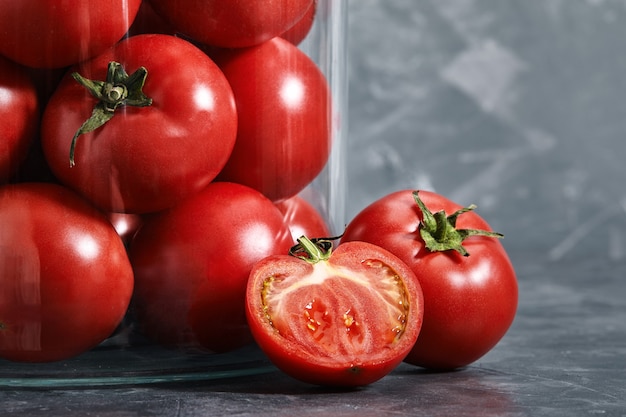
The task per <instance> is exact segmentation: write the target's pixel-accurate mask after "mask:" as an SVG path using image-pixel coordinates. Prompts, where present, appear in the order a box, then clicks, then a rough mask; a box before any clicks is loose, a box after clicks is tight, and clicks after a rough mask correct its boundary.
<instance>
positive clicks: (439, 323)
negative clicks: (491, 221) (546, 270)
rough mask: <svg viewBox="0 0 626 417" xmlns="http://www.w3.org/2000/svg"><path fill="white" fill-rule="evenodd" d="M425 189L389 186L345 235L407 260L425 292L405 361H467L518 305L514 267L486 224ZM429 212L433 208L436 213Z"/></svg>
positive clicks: (497, 334)
mask: <svg viewBox="0 0 626 417" xmlns="http://www.w3.org/2000/svg"><path fill="white" fill-rule="evenodd" d="M472 210H473V206H470V207H469V208H463V207H461V206H460V205H458V204H456V203H454V202H452V201H450V200H448V199H446V198H445V197H443V196H441V195H439V194H436V193H433V192H428V191H419V192H416V191H411V190H402V191H397V192H394V193H391V194H389V195H387V196H385V197H383V198H381V199H379V200H377V201H375V202H373V203H372V204H370V205H369V206H368V207H366V208H365V209H363V210H362V211H361V212H360V213H359V214H357V215H356V216H355V218H354V219H353V220H352V221H351V222H350V223H349V224H348V227H347V228H346V230H345V233H344V235H343V238H342V242H349V241H355V240H359V241H366V242H370V243H373V244H376V245H379V246H381V247H383V248H385V249H387V250H389V251H390V252H391V253H393V254H395V255H396V256H398V257H399V258H400V259H402V260H403V261H404V262H405V263H406V264H407V265H409V266H410V267H411V269H412V270H413V272H414V273H415V275H416V276H417V279H418V280H419V282H420V284H421V286H422V290H423V293H424V324H423V327H422V331H421V333H420V336H419V339H418V340H417V343H416V344H415V347H414V348H413V350H412V351H411V353H410V354H409V355H408V356H407V358H406V361H407V362H409V363H412V364H415V365H419V366H422V367H425V368H431V369H439V370H447V369H454V368H460V367H463V366H466V365H468V364H470V363H472V362H474V361H476V360H477V359H479V358H480V357H482V356H483V355H484V354H486V353H487V352H488V351H489V350H491V349H492V348H493V347H494V346H495V345H496V344H497V343H498V342H499V341H500V339H501V338H502V337H503V336H504V334H505V333H506V332H507V330H508V329H509V327H510V325H511V324H512V322H513V319H514V317H515V313H516V310H517V301H518V288H517V279H516V276H515V271H514V269H513V266H512V265H511V262H510V260H509V257H508V255H507V253H506V251H505V250H504V247H503V246H502V244H501V243H500V241H499V240H498V239H497V237H501V235H498V234H495V233H493V232H491V231H490V230H491V229H490V227H489V225H488V223H487V222H486V221H485V220H483V219H482V218H481V217H480V216H479V215H478V214H476V213H475V212H473V211H472ZM433 213H434V214H433Z"/></svg>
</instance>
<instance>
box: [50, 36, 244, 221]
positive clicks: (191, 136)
mask: <svg viewBox="0 0 626 417" xmlns="http://www.w3.org/2000/svg"><path fill="white" fill-rule="evenodd" d="M112 61H115V62H118V63H121V64H122V66H123V67H124V68H126V69H127V70H128V72H129V73H130V74H131V76H130V77H129V81H130V80H132V79H133V74H135V73H136V72H135V71H137V70H138V69H139V68H140V67H141V66H144V67H145V68H146V69H147V72H148V73H147V77H146V80H145V86H144V88H143V92H144V93H145V95H147V96H148V98H150V99H151V100H152V104H151V105H149V106H147V107H131V106H129V105H126V106H122V107H121V108H119V107H118V110H117V111H116V113H110V112H107V111H102V112H101V113H104V114H107V115H108V114H114V115H113V117H112V119H110V120H109V121H108V122H107V123H106V124H104V125H103V126H101V127H98V128H96V129H95V130H94V131H92V132H88V133H84V134H82V135H80V136H78V138H77V139H76V148H75V162H76V163H75V165H74V166H71V165H70V159H69V155H70V149H71V147H72V145H71V144H72V140H73V137H74V135H75V134H76V132H77V131H78V129H79V128H80V127H81V125H82V124H83V122H85V121H86V120H87V119H89V118H90V116H91V115H92V111H93V109H94V106H95V105H96V103H98V102H97V100H96V99H95V98H94V97H92V96H91V95H90V93H89V92H88V91H87V89H86V88H84V87H83V86H82V85H80V84H79V83H78V82H77V81H76V80H74V79H73V78H72V77H71V76H69V74H68V75H67V76H66V78H65V79H64V80H62V81H61V84H60V85H59V87H58V88H57V90H56V92H55V94H54V95H53V96H52V98H51V99H50V101H49V102H48V105H47V107H46V109H45V113H44V116H43V121H42V144H43V149H44V152H45V155H46V158H47V160H48V162H49V164H50V167H51V168H52V170H53V172H54V173H55V174H56V176H57V177H58V178H59V180H60V181H62V182H63V183H64V184H66V185H68V186H69V187H71V188H73V189H75V190H78V191H79V192H80V193H81V194H83V195H84V196H85V197H87V198H88V199H89V200H90V201H92V202H93V203H94V204H95V205H96V206H98V207H100V208H102V209H103V210H105V211H119V212H129V213H137V214H140V213H147V212H155V211H159V210H162V209H165V208H168V207H172V206H173V205H174V204H176V203H177V202H178V201H180V200H181V199H183V198H185V197H188V196H190V195H192V194H194V193H196V192H198V191H200V190H201V189H202V188H204V187H205V186H206V185H207V184H208V183H209V182H211V181H212V180H213V179H214V178H215V176H216V175H217V173H218V172H219V171H220V170H221V169H222V167H223V166H224V164H225V163H226V161H227V159H228V157H229V155H230V153H231V151H232V148H233V146H234V141H235V137H236V130H237V113H236V109H235V102H234V99H233V94H232V91H231V89H230V86H229V85H228V81H227V80H226V78H225V77H224V76H223V74H222V72H221V71H220V70H219V68H218V67H217V66H216V65H215V64H214V63H213V61H211V60H210V59H209V58H208V57H207V56H206V54H204V53H203V52H202V51H200V50H199V49H198V48H196V47H195V46H193V45H192V44H191V43H189V42H187V41H185V40H182V39H179V38H176V37H174V36H169V35H137V36H134V37H131V38H128V39H126V40H124V41H122V42H120V43H119V44H117V46H116V47H115V48H114V49H111V50H110V51H109V52H107V53H105V54H103V55H100V56H98V57H97V58H94V59H93V60H91V61H89V62H85V63H83V64H81V65H80V66H79V67H78V68H76V70H77V73H79V74H80V75H81V76H83V77H85V78H88V79H96V80H105V79H106V78H107V70H108V68H109V63H110V62H112ZM116 88H117V84H116ZM129 98H135V97H134V96H129ZM100 105H101V104H98V106H100Z"/></svg>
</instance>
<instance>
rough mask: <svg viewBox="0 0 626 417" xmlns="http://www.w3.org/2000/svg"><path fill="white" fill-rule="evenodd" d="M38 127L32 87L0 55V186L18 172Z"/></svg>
mask: <svg viewBox="0 0 626 417" xmlns="http://www.w3.org/2000/svg"><path fill="white" fill-rule="evenodd" d="M38 125H39V104H38V98H37V89H36V88H35V84H34V83H33V81H32V80H31V79H30V78H29V77H28V75H27V74H25V73H24V69H23V68H22V67H21V66H18V65H16V64H15V63H13V62H11V61H9V60H7V59H5V58H3V57H1V56H0V183H5V182H7V181H8V180H9V178H10V177H12V176H13V175H15V173H16V172H17V170H18V168H19V166H20V164H21V163H22V161H23V160H24V159H25V158H26V156H27V154H28V151H29V147H30V145H31V143H32V141H33V139H34V137H35V135H36V133H37V127H38Z"/></svg>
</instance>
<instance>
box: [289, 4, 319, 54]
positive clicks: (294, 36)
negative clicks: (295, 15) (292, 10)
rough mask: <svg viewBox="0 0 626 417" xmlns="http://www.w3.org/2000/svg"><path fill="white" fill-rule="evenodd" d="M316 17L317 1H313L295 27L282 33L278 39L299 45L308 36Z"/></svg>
mask: <svg viewBox="0 0 626 417" xmlns="http://www.w3.org/2000/svg"><path fill="white" fill-rule="evenodd" d="M316 15H317V0H313V2H312V3H311V5H310V6H309V8H308V9H307V11H306V13H305V14H304V16H302V17H301V18H300V20H298V21H297V22H296V24H295V25H293V26H292V27H290V28H289V29H288V30H286V31H285V32H283V33H282V34H281V35H280V37H281V38H283V39H286V40H288V41H289V42H291V43H293V44H294V45H299V44H300V43H301V42H302V41H303V40H304V39H305V38H306V37H307V35H308V34H309V32H310V31H311V28H312V27H313V23H314V22H315V17H316Z"/></svg>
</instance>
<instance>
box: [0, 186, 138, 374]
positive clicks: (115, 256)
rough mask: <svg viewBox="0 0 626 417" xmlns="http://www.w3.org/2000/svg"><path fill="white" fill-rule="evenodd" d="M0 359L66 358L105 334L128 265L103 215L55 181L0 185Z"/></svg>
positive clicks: (126, 295)
mask: <svg viewBox="0 0 626 417" xmlns="http://www.w3.org/2000/svg"><path fill="white" fill-rule="evenodd" d="M0 224H1V225H2V227H1V228H0V247H1V248H2V251H1V252H0V288H2V291H0V357H2V358H5V359H9V360H12V361H22V362H48V361H56V360H62V359H67V358H71V357H73V356H76V355H78V354H80V353H83V352H85V351H87V350H89V349H91V348H92V347H94V346H96V345H98V344H99V343H100V342H102V341H103V340H105V339H106V338H107V337H109V336H110V335H111V334H112V333H113V331H114V330H115V329H116V327H117V326H118V324H119V323H120V322H121V320H122V318H123V317H124V314H125V313H126V310H127V307H128V305H129V301H130V298H131V294H132V291H133V271H132V268H131V265H130V262H129V260H128V256H127V255H126V250H125V248H124V244H123V243H122V240H121V239H120V237H119V236H118V234H117V233H116V231H115V229H114V228H113V226H112V225H111V224H110V223H109V221H108V220H107V218H106V217H105V216H104V215H103V214H102V213H100V212H99V211H97V210H96V209H95V208H94V207H92V206H91V205H89V204H88V203H87V202H86V201H84V200H83V199H82V198H80V197H78V196H77V195H76V194H75V193H74V192H72V191H70V190H68V189H66V188H64V187H61V186H59V185H55V184H43V183H28V184H26V183H23V184H14V185H5V186H3V187H1V188H0Z"/></svg>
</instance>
